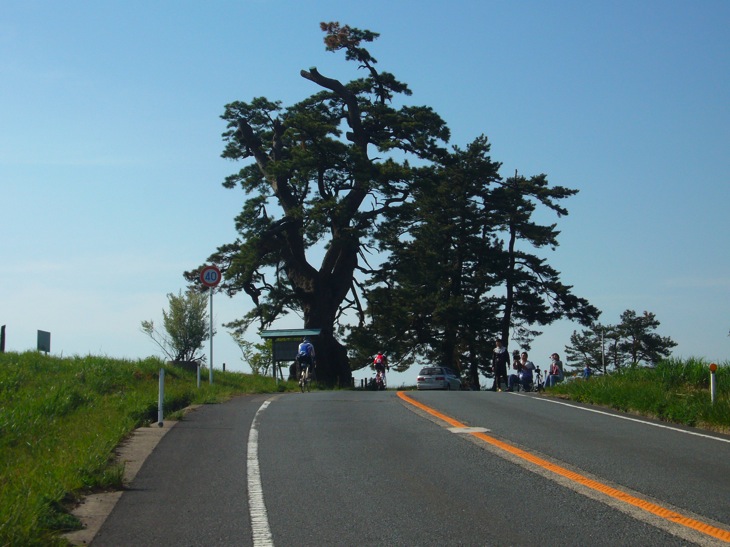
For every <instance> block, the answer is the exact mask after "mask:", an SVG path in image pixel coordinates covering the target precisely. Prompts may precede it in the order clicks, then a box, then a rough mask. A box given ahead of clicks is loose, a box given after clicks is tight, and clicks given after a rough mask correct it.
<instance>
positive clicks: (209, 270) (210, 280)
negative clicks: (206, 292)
mask: <svg viewBox="0 0 730 547" xmlns="http://www.w3.org/2000/svg"><path fill="white" fill-rule="evenodd" d="M220 281H221V271H220V270H219V269H218V266H206V267H205V268H203V269H202V270H201V271H200V282H201V283H202V284H203V285H205V286H206V287H215V286H216V285H218V283H220Z"/></svg>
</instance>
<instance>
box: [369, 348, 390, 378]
mask: <svg viewBox="0 0 730 547" xmlns="http://www.w3.org/2000/svg"><path fill="white" fill-rule="evenodd" d="M373 366H374V367H375V377H376V378H378V376H379V377H380V378H381V379H382V381H383V385H385V369H386V368H387V369H388V370H390V366H388V358H387V357H386V356H385V355H383V352H382V351H379V352H378V354H377V355H376V356H375V359H373Z"/></svg>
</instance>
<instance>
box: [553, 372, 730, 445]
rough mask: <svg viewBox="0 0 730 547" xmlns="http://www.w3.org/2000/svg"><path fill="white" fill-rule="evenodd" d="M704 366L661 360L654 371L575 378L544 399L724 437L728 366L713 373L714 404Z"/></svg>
mask: <svg viewBox="0 0 730 547" xmlns="http://www.w3.org/2000/svg"><path fill="white" fill-rule="evenodd" d="M709 365H710V363H708V362H707V361H704V360H701V359H687V360H680V359H667V360H666V361H662V362H660V363H659V364H657V366H656V367H655V368H633V369H631V368H630V369H626V370H623V371H621V372H620V373H616V372H614V373H611V374H609V375H606V376H593V377H591V378H590V379H588V380H582V379H575V380H573V381H568V382H564V383H562V384H558V385H557V386H555V387H553V388H550V389H548V390H547V393H548V394H551V395H555V396H556V397H565V398H567V399H571V400H573V401H581V402H584V403H591V404H596V405H601V406H606V407H610V408H614V409H616V410H621V411H624V412H631V413H635V414H640V415H642V416H648V417H652V418H657V419H660V420H663V421H667V422H672V423H677V424H684V425H689V426H694V427H701V428H704V429H711V430H714V431H720V432H724V433H730V362H725V363H718V365H721V366H720V367H719V368H718V370H717V372H716V373H715V384H716V392H715V403H714V404H712V402H711V398H710V368H709Z"/></svg>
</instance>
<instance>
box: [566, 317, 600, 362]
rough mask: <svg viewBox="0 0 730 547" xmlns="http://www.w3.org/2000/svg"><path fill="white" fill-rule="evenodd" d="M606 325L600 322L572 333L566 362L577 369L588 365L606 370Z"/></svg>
mask: <svg viewBox="0 0 730 547" xmlns="http://www.w3.org/2000/svg"><path fill="white" fill-rule="evenodd" d="M604 333H605V327H604V326H603V325H601V324H600V323H597V324H594V325H592V326H591V327H590V328H589V329H586V330H583V332H581V333H578V332H577V331H573V334H571V335H570V345H569V346H565V364H566V366H569V367H572V368H574V369H577V370H582V369H584V368H585V367H586V366H588V367H590V368H591V369H598V370H602V371H603V372H604V373H605V372H606V368H607V367H606V356H605V337H604Z"/></svg>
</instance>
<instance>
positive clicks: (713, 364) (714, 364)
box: [710, 363, 717, 374]
mask: <svg viewBox="0 0 730 547" xmlns="http://www.w3.org/2000/svg"><path fill="white" fill-rule="evenodd" d="M716 370H717V364H716V363H712V364H710V372H712V373H713V374H714V373H715V371H716Z"/></svg>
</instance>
